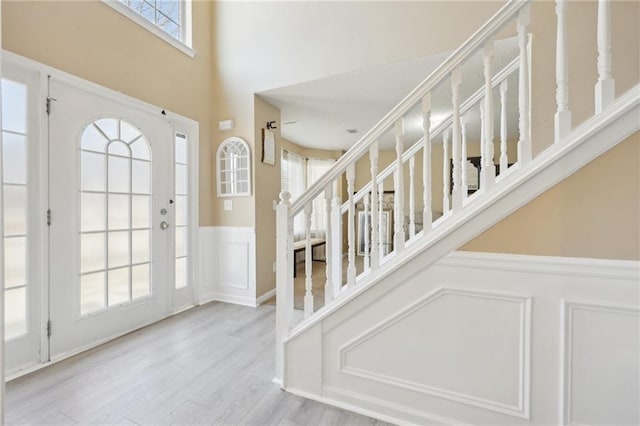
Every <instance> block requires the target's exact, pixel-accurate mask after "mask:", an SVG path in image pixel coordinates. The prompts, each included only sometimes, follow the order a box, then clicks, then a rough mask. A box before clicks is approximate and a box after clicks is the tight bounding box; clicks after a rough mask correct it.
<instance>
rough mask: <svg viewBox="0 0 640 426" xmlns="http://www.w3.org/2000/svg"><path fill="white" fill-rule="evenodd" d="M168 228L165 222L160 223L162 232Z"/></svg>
mask: <svg viewBox="0 0 640 426" xmlns="http://www.w3.org/2000/svg"><path fill="white" fill-rule="evenodd" d="M168 227H169V224H168V223H167V222H165V221H164V220H163V221H162V222H160V229H162V230H163V231H164V230H165V229H167V228H168Z"/></svg>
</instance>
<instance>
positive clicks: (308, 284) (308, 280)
mask: <svg viewBox="0 0 640 426" xmlns="http://www.w3.org/2000/svg"><path fill="white" fill-rule="evenodd" d="M312 213H313V203H307V204H306V205H305V206H304V229H305V235H306V244H305V250H304V275H305V280H304V289H305V292H304V317H305V318H309V317H310V316H311V314H313V278H312V276H313V255H312V253H313V252H312V250H313V246H312V245H311V214H312Z"/></svg>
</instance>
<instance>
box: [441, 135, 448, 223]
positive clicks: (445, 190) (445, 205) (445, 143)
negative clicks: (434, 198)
mask: <svg viewBox="0 0 640 426" xmlns="http://www.w3.org/2000/svg"><path fill="white" fill-rule="evenodd" d="M442 151H443V153H442V154H443V155H442V182H443V183H444V185H443V188H442V192H443V195H442V214H443V215H445V214H446V213H447V212H448V211H449V179H450V177H449V129H447V130H445V131H444V132H443V133H442Z"/></svg>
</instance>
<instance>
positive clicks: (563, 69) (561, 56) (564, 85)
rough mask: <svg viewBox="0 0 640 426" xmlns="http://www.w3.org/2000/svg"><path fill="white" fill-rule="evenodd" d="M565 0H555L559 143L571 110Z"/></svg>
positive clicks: (566, 129)
mask: <svg viewBox="0 0 640 426" xmlns="http://www.w3.org/2000/svg"><path fill="white" fill-rule="evenodd" d="M566 11H567V2H566V0H556V15H557V23H558V26H557V36H556V37H557V38H556V85H557V88H556V102H557V104H558V107H557V110H556V115H555V142H556V143H559V142H560V141H561V140H562V139H563V138H564V137H565V136H566V135H567V134H569V132H570V131H571V111H570V110H569V60H568V51H567V25H566V21H567V19H566V18H567V17H566Z"/></svg>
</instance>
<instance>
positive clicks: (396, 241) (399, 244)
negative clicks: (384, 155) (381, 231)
mask: <svg viewBox="0 0 640 426" xmlns="http://www.w3.org/2000/svg"><path fill="white" fill-rule="evenodd" d="M395 137H396V164H397V167H396V173H395V174H394V176H395V180H394V189H395V191H394V192H395V193H394V199H393V205H394V207H395V209H394V210H395V214H394V216H393V221H394V224H395V233H394V234H393V250H394V251H395V252H396V253H400V252H402V251H403V250H404V167H403V164H402V153H403V151H404V119H403V118H400V119H399V120H398V121H396V124H395Z"/></svg>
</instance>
